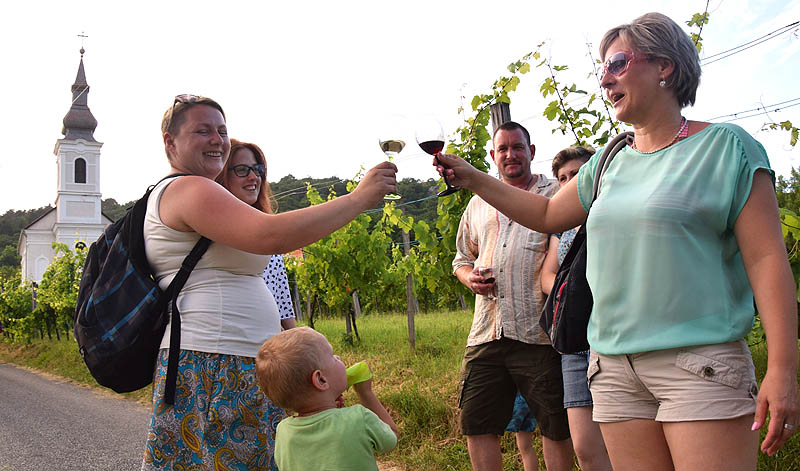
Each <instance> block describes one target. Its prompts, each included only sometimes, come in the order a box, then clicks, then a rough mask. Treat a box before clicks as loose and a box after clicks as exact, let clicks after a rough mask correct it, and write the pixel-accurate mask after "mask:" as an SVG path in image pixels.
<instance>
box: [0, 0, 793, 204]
mask: <svg viewBox="0 0 800 471" xmlns="http://www.w3.org/2000/svg"><path fill="white" fill-rule="evenodd" d="M705 7H706V2H705V1H701V0H692V1H684V0H681V1H674V0H669V1H661V0H635V1H629V0H618V1H615V2H597V1H584V0H579V1H569V2H563V3H562V2H534V1H506V0H495V1H493V2H486V1H483V2H479V1H475V0H441V1H430V0H426V1H421V0H407V1H403V2H385V1H380V0H371V1H341V2H331V1H317V0H310V1H305V2H244V1H237V0H229V1H228V2H224V3H223V2H210V1H205V0H196V1H192V2H187V1H178V0H176V1H169V2H164V1H161V2H154V1H150V0H142V1H137V2H124V3H120V2H109V1H69V2H65V1H57V2H56V1H53V2H50V1H37V0H29V1H25V2H11V3H9V4H8V5H5V6H4V8H3V10H4V12H3V15H2V18H0V43H2V44H4V45H5V47H4V51H3V62H4V67H3V71H2V73H0V90H2V91H3V95H4V96H3V99H2V112H0V129H3V130H4V131H6V140H5V142H4V144H5V145H4V147H6V150H5V152H3V156H2V157H0V195H2V197H1V198H0V214H2V213H5V212H6V211H7V210H9V209H16V210H21V209H33V208H37V207H40V206H44V205H47V204H53V203H54V201H55V197H56V158H55V156H54V155H53V149H54V146H55V144H56V141H57V140H58V139H60V138H62V137H63V136H62V134H61V127H62V119H63V117H64V115H65V114H66V113H67V111H68V110H69V107H70V103H71V99H72V95H71V91H70V87H71V85H72V83H73V82H74V81H75V75H76V73H77V69H78V63H79V59H80V54H79V49H80V48H81V41H82V39H81V38H79V37H78V35H79V34H81V33H82V32H83V34H85V35H86V36H88V37H87V38H85V39H83V47H84V48H85V50H86V52H85V55H84V66H85V71H86V78H87V81H88V83H89V85H90V91H89V95H88V104H89V108H90V109H91V111H92V114H93V115H94V116H95V118H96V119H97V120H98V123H99V124H98V126H97V129H96V131H95V133H94V136H95V139H97V140H98V141H100V142H102V143H103V147H102V157H101V161H100V162H101V163H100V168H101V176H100V182H101V183H100V185H101V191H102V193H103V198H114V199H116V200H117V201H118V202H120V203H123V202H128V201H131V200H133V199H136V198H138V197H139V196H141V195H142V193H143V192H144V190H145V188H146V187H147V186H148V185H150V184H152V183H155V182H156V181H157V180H158V179H159V178H160V177H162V176H164V175H166V174H167V172H168V166H167V161H166V157H165V154H164V148H163V142H162V139H161V135H160V122H161V116H162V114H163V113H164V111H165V109H166V108H168V107H169V106H170V105H171V104H172V100H173V97H174V96H175V95H177V94H181V93H193V94H198V95H205V96H209V97H212V98H214V99H215V100H217V101H218V102H219V103H220V104H221V105H222V106H223V107H224V109H225V112H226V115H227V124H228V130H229V133H230V135H231V137H235V138H237V139H240V140H245V141H250V142H255V143H257V144H258V145H259V146H261V147H262V149H264V151H265V153H266V155H267V162H268V179H269V180H270V181H277V180H279V179H280V178H282V177H284V176H286V175H289V174H291V175H293V176H295V177H296V178H303V177H309V176H310V177H314V178H326V177H330V176H336V177H339V178H351V177H353V176H354V175H355V174H356V173H357V172H358V170H359V167H360V166H361V165H366V166H371V165H374V164H376V163H378V162H380V161H381V160H383V159H384V155H383V153H382V152H381V151H380V149H379V147H378V142H377V141H378V128H379V126H378V124H379V123H382V122H384V121H385V119H386V117H387V116H389V115H397V114H399V115H401V116H403V117H404V118H405V119H404V120H403V124H402V125H400V126H399V127H402V128H404V129H402V130H400V129H398V136H399V137H400V138H401V139H403V140H405V141H406V142H407V145H406V148H405V150H404V151H403V152H402V153H401V154H400V155H399V156H398V158H397V159H396V163H397V165H398V167H399V169H400V172H399V174H398V178H406V177H413V178H418V179H428V178H435V177H436V176H437V175H436V174H435V171H434V169H433V167H431V166H430V157H429V156H428V155H427V154H424V153H423V152H422V151H421V150H420V149H419V147H418V146H417V145H416V144H415V143H414V141H415V138H414V127H415V123H419V122H420V121H421V119H422V117H424V116H431V115H432V116H435V117H436V118H437V119H438V120H439V121H441V123H442V124H443V127H444V128H445V132H446V133H452V132H453V131H455V129H456V128H457V127H458V126H460V125H461V123H462V121H463V118H464V116H462V115H460V114H459V113H458V108H459V107H460V106H462V105H463V106H464V107H465V108H466V109H469V103H470V102H471V100H472V97H473V95H475V94H478V93H488V92H490V90H491V85H492V83H493V82H494V81H495V80H496V79H497V78H499V77H501V76H504V75H507V74H508V72H507V70H506V66H507V65H508V64H509V63H511V62H514V61H516V60H518V59H519V58H521V57H522V56H523V55H524V54H526V53H528V52H531V51H533V50H535V49H536V47H537V45H538V44H540V43H541V42H543V41H545V42H546V43H545V45H544V46H543V48H542V53H543V54H544V55H545V57H548V58H550V59H551V60H552V62H553V63H554V64H564V65H568V66H569V67H570V69H569V70H567V71H566V72H563V73H561V74H560V75H559V76H558V78H559V80H561V81H563V82H566V83H571V82H572V81H575V82H576V83H578V85H579V86H580V87H581V88H584V89H586V90H590V91H592V92H594V91H597V85H596V83H595V82H594V78H588V74H589V72H590V71H591V70H592V65H591V62H590V61H591V60H590V59H589V57H588V48H587V43H590V44H591V50H592V52H593V54H594V56H595V58H596V57H597V44H598V43H599V41H600V39H601V37H602V35H603V33H604V32H605V31H606V30H608V29H609V28H611V27H614V26H617V25H619V24H622V23H627V22H630V21H631V20H633V19H634V18H636V17H637V16H639V15H641V14H643V13H646V12H649V11H659V12H661V13H664V14H666V15H668V16H670V17H671V18H672V19H674V20H675V21H676V22H678V23H679V24H685V22H686V21H687V20H688V19H689V18H691V16H692V14H693V13H698V12H702V11H703V10H704V9H705ZM709 12H710V14H711V16H710V22H709V24H708V25H706V26H705V28H704V30H703V33H702V35H703V39H704V45H705V50H704V51H703V53H702V54H701V57H703V56H708V55H712V54H716V53H718V52H722V51H725V50H727V49H730V48H733V47H735V46H738V45H740V44H744V43H747V42H749V41H752V40H754V39H756V38H758V37H761V36H763V35H765V34H767V33H769V32H771V31H774V30H776V29H778V28H780V27H782V26H785V25H788V24H790V23H793V22H795V21H798V20H800V0H783V1H778V0H759V1H757V0H710V2H709ZM687 30H688V27H687ZM798 76H800V37H798V32H797V30H795V31H794V32H790V33H785V34H782V35H779V36H777V37H775V38H774V39H771V40H769V41H766V42H764V43H762V44H759V45H756V46H754V47H752V48H750V49H747V50H746V51H744V52H741V53H738V54H735V55H733V56H731V57H728V58H726V59H723V60H720V61H719V62H715V63H713V64H708V65H707V66H705V67H704V68H703V75H702V77H701V85H700V88H699V90H698V93H697V104H696V106H694V107H691V108H687V109H686V110H684V115H685V116H686V117H687V118H689V119H694V120H709V119H711V118H715V117H717V116H721V115H728V114H732V113H737V112H741V111H745V110H750V109H755V108H758V107H760V106H763V105H772V104H776V103H780V102H784V101H788V100H793V99H797V98H800V87H799V86H798V85H797V84H798V83H799V82H798V78H797V77H798ZM544 78H545V76H544V71H543V70H542V69H534V70H532V71H531V72H530V73H529V74H526V75H523V76H522V77H521V79H522V81H521V83H520V85H519V87H518V89H517V91H516V92H514V93H512V95H511V100H512V102H511V118H512V119H513V120H515V121H519V122H521V123H522V124H523V125H525V126H526V127H527V128H528V129H529V130H530V132H531V134H532V139H533V142H534V144H536V146H537V152H536V156H535V159H534V165H533V169H534V171H536V172H539V173H544V174H548V175H549V174H550V170H549V168H550V160H549V159H551V158H552V157H553V155H554V154H555V153H556V152H558V150H560V149H562V148H563V147H566V146H567V145H569V144H571V140H570V139H569V136H562V135H561V134H560V132H557V133H556V134H553V133H552V132H551V130H552V129H553V128H554V125H553V123H551V122H549V121H547V120H546V119H545V118H543V117H542V110H543V109H544V108H545V106H546V104H547V102H548V101H549V100H550V98H548V99H547V100H545V99H544V98H542V96H541V94H540V93H539V86H540V85H541V82H542V80H543V79H544ZM792 103H798V102H797V101H795V102H792ZM792 103H789V104H792ZM731 118H732V117H731V116H729V117H727V118H720V119H717V120H716V121H723V120H726V119H731ZM784 120H790V121H792V122H793V123H794V125H795V126H800V106H795V107H787V108H785V109H782V110H780V111H775V112H770V113H769V114H768V115H763V114H762V115H760V116H757V117H753V118H748V119H741V120H737V121H735V122H736V124H739V125H740V126H742V127H744V128H745V129H746V130H747V131H749V132H750V133H751V134H753V135H754V136H755V137H756V139H758V140H759V141H760V142H762V144H763V145H764V147H765V148H766V149H767V153H768V155H769V158H770V161H771V163H772V166H773V168H774V169H775V170H776V172H777V173H778V174H780V175H788V174H789V171H790V169H791V168H792V166H794V167H798V166H800V145H799V146H797V147H796V148H794V149H792V148H791V147H790V146H789V136H788V134H787V133H785V132H775V131H762V130H761V128H762V126H763V125H764V123H765V122H773V121H774V122H780V121H784ZM404 137H405V138H404Z"/></svg>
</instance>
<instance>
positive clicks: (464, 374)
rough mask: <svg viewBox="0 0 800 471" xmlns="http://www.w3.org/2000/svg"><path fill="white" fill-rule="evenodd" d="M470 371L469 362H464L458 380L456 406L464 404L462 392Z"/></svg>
mask: <svg viewBox="0 0 800 471" xmlns="http://www.w3.org/2000/svg"><path fill="white" fill-rule="evenodd" d="M471 371H472V367H471V365H470V364H469V363H467V364H465V365H464V367H463V368H462V369H461V378H460V379H459V380H458V408H459V409H461V407H462V406H463V404H464V392H465V390H466V389H467V388H466V385H467V380H469V374H470V372H471Z"/></svg>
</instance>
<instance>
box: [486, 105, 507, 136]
mask: <svg viewBox="0 0 800 471" xmlns="http://www.w3.org/2000/svg"><path fill="white" fill-rule="evenodd" d="M489 114H490V115H491V116H492V132H494V131H495V130H497V128H498V127H500V125H501V124H503V123H505V122H506V121H511V107H509V106H508V103H494V104H493V105H491V106H489Z"/></svg>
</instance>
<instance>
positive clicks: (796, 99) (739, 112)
mask: <svg viewBox="0 0 800 471" xmlns="http://www.w3.org/2000/svg"><path fill="white" fill-rule="evenodd" d="M798 100H800V97H797V98H792V99H791V100H786V101H782V102H780V103H775V104H773V105H765V106H759V107H757V108H753V109H751V110H744V111H737V112H736V113H730V114H724V115H721V116H716V117H714V118H711V119H707V120H706V121H714V120H716V119H720V118H727V117H729V116H731V117H734V118H737V117H738V115H740V114H744V113H751V112H753V111H760V110H763V111H764V112H766V111H777V110H767V108H772V107H774V106H780V105H784V104H786V103H791V102H793V101H798ZM792 106H794V105H792ZM784 108H787V107H786V106H784ZM778 109H780V108H778Z"/></svg>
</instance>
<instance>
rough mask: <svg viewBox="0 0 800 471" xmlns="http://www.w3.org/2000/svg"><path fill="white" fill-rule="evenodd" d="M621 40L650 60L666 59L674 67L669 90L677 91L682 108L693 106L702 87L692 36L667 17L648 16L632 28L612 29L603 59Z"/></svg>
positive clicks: (603, 48) (602, 45)
mask: <svg viewBox="0 0 800 471" xmlns="http://www.w3.org/2000/svg"><path fill="white" fill-rule="evenodd" d="M618 37H622V38H623V39H624V40H625V41H627V42H628V43H630V44H631V46H633V47H634V48H635V49H636V52H641V53H643V54H646V55H647V56H648V57H649V58H651V59H666V60H668V61H670V62H672V64H673V65H674V66H675V69H674V70H673V72H672V75H670V76H669V77H668V78H667V86H668V87H670V88H671V89H673V90H674V91H675V96H676V97H677V98H678V103H679V104H680V106H681V108H683V107H685V106H687V105H694V101H695V95H696V94H697V87H698V86H699V85H700V73H701V72H700V56H699V55H698V54H697V48H696V47H695V45H694V43H693V42H692V40H691V39H690V38H689V35H687V34H686V32H685V31H684V30H683V29H681V27H680V26H678V24H677V23H675V22H674V21H672V19H670V18H669V17H667V16H666V15H662V14H661V13H647V14H644V15H642V16H640V17H639V18H636V19H635V20H633V21H632V22H631V23H630V24H625V25H620V26H617V27H616V28H611V29H610V30H608V32H606V34H605V35H603V39H602V41H600V57H605V55H606V52H607V51H608V48H609V47H611V43H613V42H614V41H615V40H616V39H617V38H618Z"/></svg>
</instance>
